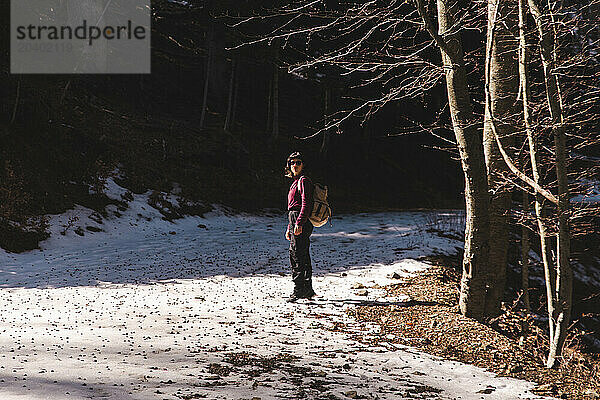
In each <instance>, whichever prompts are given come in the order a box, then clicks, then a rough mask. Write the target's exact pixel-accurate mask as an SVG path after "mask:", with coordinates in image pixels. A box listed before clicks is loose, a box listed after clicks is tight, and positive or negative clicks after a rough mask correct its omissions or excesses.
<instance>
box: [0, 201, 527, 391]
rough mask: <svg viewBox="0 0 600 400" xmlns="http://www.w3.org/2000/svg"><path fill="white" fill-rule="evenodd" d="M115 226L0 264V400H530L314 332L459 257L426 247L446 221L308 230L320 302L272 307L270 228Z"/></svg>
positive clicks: (281, 246)
mask: <svg viewBox="0 0 600 400" xmlns="http://www.w3.org/2000/svg"><path fill="white" fill-rule="evenodd" d="M140 196H142V195H140ZM136 207H137V208H139V209H136ZM142 208H143V209H142ZM73 213H77V214H78V216H79V218H80V221H84V220H85V218H86V216H87V215H88V214H90V213H91V212H90V211H89V210H87V211H86V210H85V209H77V210H74V211H73ZM127 213H128V214H127V215H126V216H124V217H122V218H121V219H119V220H111V219H108V220H105V221H104V223H103V224H96V226H99V227H101V228H102V229H104V230H105V231H106V232H100V233H94V234H91V233H88V234H86V236H85V237H83V238H81V237H79V236H77V235H75V234H74V233H73V232H72V231H69V232H67V235H65V236H63V235H60V234H56V235H54V236H53V237H52V238H51V239H49V240H48V241H46V242H44V243H43V244H42V245H43V248H44V249H43V250H40V251H32V252H27V253H25V254H18V255H14V254H6V253H4V252H2V253H0V257H1V258H0V259H1V262H2V263H1V264H0V265H2V267H1V270H0V277H1V279H0V282H1V286H2V287H1V288H0V305H1V307H2V310H3V312H2V314H1V316H0V321H1V325H0V399H3V400H4V399H6V400H12V399H86V398H94V399H96V398H97V399H101V398H106V399H196V398H222V399H240V398H243V399H251V398H260V399H263V400H264V399H277V398H288V399H289V398H302V399H304V398H307V399H320V398H322V399H334V398H340V399H342V398H348V397H346V395H348V396H349V397H351V398H365V399H400V398H406V396H409V395H411V396H413V397H411V398H421V399H438V398H439V399H481V398H484V399H525V398H531V399H534V398H538V397H536V396H534V395H532V394H531V393H530V392H529V391H528V390H529V389H530V388H531V387H532V385H531V384H530V383H527V382H523V381H517V380H512V379H505V378H495V377H494V376H493V375H492V374H490V373H486V372H484V371H483V370H481V369H479V368H475V367H472V366H467V365H464V364H459V363H455V362H450V361H442V360H440V359H437V358H435V357H431V356H428V355H425V354H423V353H420V352H418V351H416V350H414V349H411V348H404V347H397V348H396V349H391V348H368V349H366V348H363V347H362V346H361V345H359V344H358V343H356V342H353V341H351V340H349V339H348V338H346V337H345V336H344V334H342V333H338V332H332V331H330V330H328V329H325V328H327V327H331V326H332V325H333V323H334V322H335V321H340V322H344V323H347V324H351V325H353V322H352V321H351V320H349V319H348V318H347V317H346V314H345V311H344V310H345V308H346V307H352V306H353V304H356V303H358V302H361V301H365V300H378V298H379V296H381V293H380V292H377V290H372V289H370V290H369V296H368V297H367V298H365V297H364V296H362V297H361V296H357V294H356V291H355V290H353V289H351V285H352V284H353V283H355V282H361V283H363V284H365V285H367V286H369V285H372V284H373V283H380V284H385V283H388V282H390V280H389V279H388V278H386V276H387V275H388V274H389V273H390V272H400V273H416V272H418V271H419V270H421V269H422V268H426V267H427V266H426V265H425V264H423V263H420V262H417V261H414V260H413V259H411V258H415V257H419V256H422V255H425V254H431V253H434V252H436V251H437V252H443V251H446V250H445V249H448V248H452V246H455V245H458V243H453V242H452V240H450V239H443V238H439V237H436V236H433V235H430V234H428V233H427V232H426V231H425V229H426V228H427V227H432V226H434V225H435V226H438V227H439V226H440V223H435V222H434V221H435V219H436V218H442V220H443V221H446V222H442V224H444V223H447V224H449V225H453V224H455V221H456V220H457V219H460V217H457V216H456V215H453V214H446V215H445V216H444V215H442V216H439V215H437V214H433V213H395V214H373V215H355V216H345V217H342V218H339V219H337V220H336V221H335V222H334V223H335V224H334V226H333V227H329V226H327V227H324V228H319V229H317V230H315V234H314V236H313V248H312V254H313V260H314V264H315V284H314V286H315V290H316V291H317V292H318V294H319V295H320V298H319V299H318V300H316V301H314V302H312V303H310V304H307V303H298V304H287V303H285V302H284V301H283V300H282V297H283V296H286V295H287V294H289V293H290V291H291V282H290V279H289V277H288V276H287V272H288V268H287V242H286V241H285V240H284V239H283V230H284V228H285V219H284V217H282V216H273V217H268V216H266V217H257V216H236V217H227V216H222V215H221V216H211V217H209V218H206V219H203V218H199V217H189V218H186V219H183V220H179V221H178V222H177V223H175V224H173V223H169V222H166V221H162V220H160V218H159V215H158V213H157V212H156V210H154V209H152V208H150V207H148V206H147V205H146V206H145V207H144V202H143V201H142V199H141V198H136V201H134V202H132V204H131V208H130V210H129V211H128V212H127ZM138 214H140V215H141V216H140V215H138ZM436 215H437V216H436ZM68 217H69V215H61V216H56V219H55V220H54V221H53V226H58V225H59V223H60V221H64V220H65V219H67V218H68ZM148 219H150V220H148ZM123 221H127V222H125V224H126V225H127V226H128V228H127V229H125V228H124V226H123V225H124V222H123ZM88 222H89V221H88ZM136 224H137V225H136ZM199 224H201V225H200V227H198V225H199ZM402 300H403V299H389V298H388V299H383V298H382V299H380V300H379V301H387V302H389V301H402ZM358 328H359V327H356V329H358ZM486 388H488V389H490V390H491V389H492V388H493V390H492V391H491V394H482V393H478V392H480V391H481V390H484V389H486ZM353 391H354V392H355V393H354V392H353ZM488 391H489V390H488ZM361 396H363V397H361Z"/></svg>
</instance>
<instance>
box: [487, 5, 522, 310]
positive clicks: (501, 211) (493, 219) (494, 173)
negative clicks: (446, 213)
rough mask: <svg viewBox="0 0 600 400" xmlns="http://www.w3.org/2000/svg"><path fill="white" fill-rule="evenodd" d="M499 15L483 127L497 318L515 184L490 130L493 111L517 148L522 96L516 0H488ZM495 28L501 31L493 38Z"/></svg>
mask: <svg viewBox="0 0 600 400" xmlns="http://www.w3.org/2000/svg"><path fill="white" fill-rule="evenodd" d="M494 14H498V15H499V17H500V19H501V22H502V24H500V25H499V26H498V27H497V28H494V27H493V26H492V24H491V20H492V18H491V17H488V35H487V40H488V41H490V40H493V41H494V43H493V44H491V47H490V48H491V54H489V56H488V57H487V58H486V62H489V64H490V65H488V66H487V68H486V73H487V72H488V71H489V74H490V76H489V79H488V81H489V91H490V96H489V99H488V98H487V97H486V99H485V101H486V102H488V101H490V104H489V106H486V111H485V123H484V128H483V143H484V151H485V160H486V167H487V174H488V182H489V186H490V193H491V194H490V239H489V242H490V254H489V262H488V269H489V272H488V281H487V285H488V289H487V292H486V301H485V314H486V316H491V317H494V316H496V315H498V314H499V313H500V304H501V301H502V298H503V295H504V288H505V285H506V268H507V263H508V259H507V255H508V229H509V228H508V227H509V216H508V212H509V210H510V204H511V189H512V185H510V184H509V183H507V182H506V180H505V179H504V175H505V174H506V172H508V168H507V167H506V164H505V162H504V160H503V159H502V155H501V154H500V151H499V149H498V146H497V144H496V140H495V138H494V135H493V133H492V129H491V127H490V116H489V112H488V111H487V110H488V108H491V109H492V110H493V112H494V115H495V116H496V118H497V119H498V121H499V122H498V126H497V128H498V135H499V136H500V141H501V142H502V143H503V145H504V146H505V147H506V148H508V147H512V146H513V145H514V142H515V141H514V134H515V128H514V123H513V121H512V119H513V118H514V114H515V113H516V107H515V106H516V104H517V102H516V99H517V95H518V83H519V80H518V75H517V59H518V58H517V50H518V42H517V41H516V40H515V37H514V32H515V31H516V28H517V13H516V7H515V4H514V2H513V1H510V0H488V15H489V16H492V15H494ZM491 29H497V32H496V34H495V35H490V34H489V32H490V30H491Z"/></svg>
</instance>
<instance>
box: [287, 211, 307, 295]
mask: <svg viewBox="0 0 600 400" xmlns="http://www.w3.org/2000/svg"><path fill="white" fill-rule="evenodd" d="M298 214H300V212H299V211H290V212H289V221H290V223H289V225H288V226H289V229H290V238H291V240H290V264H291V266H292V280H293V281H294V294H295V295H298V296H304V295H310V294H312V292H313V288H312V265H311V263H310V252H309V250H310V234H311V233H312V231H313V225H312V224H311V223H310V221H306V222H305V223H304V225H303V226H302V233H301V234H299V235H298V236H296V235H294V225H295V224H296V219H297V218H298Z"/></svg>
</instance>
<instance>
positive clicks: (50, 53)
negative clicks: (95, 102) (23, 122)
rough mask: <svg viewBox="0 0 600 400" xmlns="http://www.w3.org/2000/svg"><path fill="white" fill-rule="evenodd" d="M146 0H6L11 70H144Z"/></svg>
mask: <svg viewBox="0 0 600 400" xmlns="http://www.w3.org/2000/svg"><path fill="white" fill-rule="evenodd" d="M150 13H151V10H150V0H11V73H13V74H31V73H34V74H52V73H59V74H110V73H117V74H123V73H150Z"/></svg>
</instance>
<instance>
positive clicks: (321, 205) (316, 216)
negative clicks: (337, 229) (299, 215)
mask: <svg viewBox="0 0 600 400" xmlns="http://www.w3.org/2000/svg"><path fill="white" fill-rule="evenodd" d="M330 218H331V207H330V206H329V202H328V201H327V186H323V185H321V184H320V183H315V186H314V190H313V208H312V212H311V213H310V216H309V217H308V219H309V220H310V222H311V224H313V226H315V227H317V228H318V227H320V226H323V225H325V224H326V223H327V221H329V219H330ZM330 223H331V222H330Z"/></svg>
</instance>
